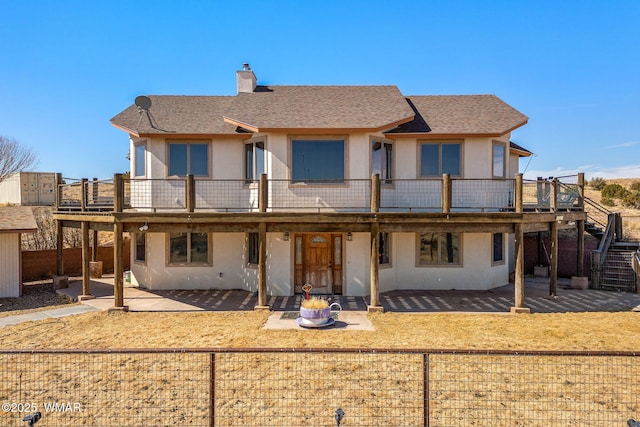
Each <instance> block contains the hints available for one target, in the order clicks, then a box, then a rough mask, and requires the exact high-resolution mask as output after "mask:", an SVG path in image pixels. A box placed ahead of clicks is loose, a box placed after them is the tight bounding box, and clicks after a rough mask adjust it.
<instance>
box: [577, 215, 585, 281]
mask: <svg viewBox="0 0 640 427" xmlns="http://www.w3.org/2000/svg"><path fill="white" fill-rule="evenodd" d="M576 225H577V229H578V248H577V249H578V259H577V260H576V261H577V268H576V270H577V272H576V275H577V276H578V277H583V276H584V221H582V220H580V221H576Z"/></svg>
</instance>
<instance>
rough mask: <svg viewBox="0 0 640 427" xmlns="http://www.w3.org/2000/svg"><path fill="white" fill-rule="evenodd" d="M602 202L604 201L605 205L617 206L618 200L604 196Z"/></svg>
mask: <svg viewBox="0 0 640 427" xmlns="http://www.w3.org/2000/svg"><path fill="white" fill-rule="evenodd" d="M600 203H602V204H603V205H605V206H615V205H616V202H614V201H613V199H612V198H610V197H603V198H602V200H600Z"/></svg>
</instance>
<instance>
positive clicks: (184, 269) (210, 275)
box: [131, 233, 257, 291]
mask: <svg viewBox="0 0 640 427" xmlns="http://www.w3.org/2000/svg"><path fill="white" fill-rule="evenodd" d="M166 245H167V241H166V234H165V233H147V256H146V263H144V264H143V263H138V262H132V266H131V272H132V283H134V284H138V285H141V286H143V287H145V288H148V289H153V290H162V289H243V290H247V291H255V290H256V289H257V286H256V284H257V269H256V268H251V267H249V266H247V265H246V263H245V245H246V238H245V234H244V233H214V234H213V235H212V236H211V246H210V251H212V261H213V262H212V265H205V266H197V267H190V266H167V265H166V257H167V256H166V250H167V249H166ZM133 251H135V245H132V257H133V256H134V252H133Z"/></svg>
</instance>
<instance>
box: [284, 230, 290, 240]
mask: <svg viewBox="0 0 640 427" xmlns="http://www.w3.org/2000/svg"><path fill="white" fill-rule="evenodd" d="M283 238H284V241H285V242H288V241H289V232H288V231H285V232H284V236H283Z"/></svg>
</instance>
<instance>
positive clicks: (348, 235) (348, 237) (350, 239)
mask: <svg viewBox="0 0 640 427" xmlns="http://www.w3.org/2000/svg"><path fill="white" fill-rule="evenodd" d="M347 240H348V241H349V242H350V241H352V240H353V234H351V232H350V231H347Z"/></svg>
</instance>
